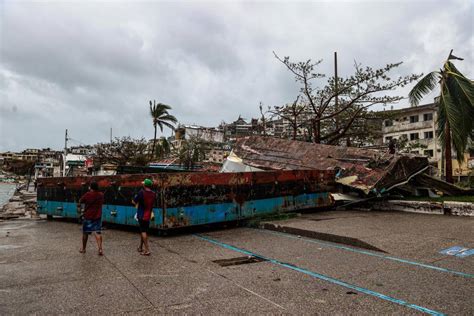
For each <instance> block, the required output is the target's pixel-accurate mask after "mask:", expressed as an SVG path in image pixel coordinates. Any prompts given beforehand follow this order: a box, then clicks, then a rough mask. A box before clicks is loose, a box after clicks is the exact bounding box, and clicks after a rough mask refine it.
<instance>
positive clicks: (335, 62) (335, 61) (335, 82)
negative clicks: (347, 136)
mask: <svg viewBox="0 0 474 316" xmlns="http://www.w3.org/2000/svg"><path fill="white" fill-rule="evenodd" d="M337 81H338V78H337V52H334V90H335V92H336V99H335V101H336V111H337V109H338V95H337V92H338V89H337V84H338V82H337ZM336 118H337V116H336ZM336 121H337V120H336Z"/></svg>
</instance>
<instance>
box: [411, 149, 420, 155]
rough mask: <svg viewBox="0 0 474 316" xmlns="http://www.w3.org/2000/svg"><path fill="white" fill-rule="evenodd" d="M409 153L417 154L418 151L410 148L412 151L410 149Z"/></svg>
mask: <svg viewBox="0 0 474 316" xmlns="http://www.w3.org/2000/svg"><path fill="white" fill-rule="evenodd" d="M410 153H411V154H416V155H418V154H419V153H420V152H419V151H418V150H412V151H410Z"/></svg>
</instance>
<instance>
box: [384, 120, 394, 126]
mask: <svg viewBox="0 0 474 316" xmlns="http://www.w3.org/2000/svg"><path fill="white" fill-rule="evenodd" d="M392 125H393V122H392V120H385V127H389V126H392Z"/></svg>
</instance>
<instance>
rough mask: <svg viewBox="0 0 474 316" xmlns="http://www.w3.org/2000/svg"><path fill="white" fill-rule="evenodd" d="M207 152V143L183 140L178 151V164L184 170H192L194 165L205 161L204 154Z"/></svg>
mask: <svg viewBox="0 0 474 316" xmlns="http://www.w3.org/2000/svg"><path fill="white" fill-rule="evenodd" d="M208 150H209V143H207V142H205V141H203V140H201V139H199V138H196V137H191V138H190V139H188V140H183V141H182V143H181V146H180V148H179V151H178V158H179V162H180V164H181V165H182V166H184V167H185V168H186V169H189V170H191V169H193V168H194V166H195V165H196V163H198V162H200V161H203V160H204V159H206V153H207V152H208Z"/></svg>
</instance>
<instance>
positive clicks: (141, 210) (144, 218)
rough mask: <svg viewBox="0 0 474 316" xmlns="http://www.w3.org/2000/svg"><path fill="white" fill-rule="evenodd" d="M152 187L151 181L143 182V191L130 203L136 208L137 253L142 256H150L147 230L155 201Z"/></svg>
mask: <svg viewBox="0 0 474 316" xmlns="http://www.w3.org/2000/svg"><path fill="white" fill-rule="evenodd" d="M152 186H153V181H152V180H150V179H145V180H144V181H143V189H141V190H140V191H139V192H138V194H137V195H135V197H134V198H133V200H132V203H133V204H134V205H135V207H136V208H137V219H138V226H139V227H140V246H139V247H138V252H140V254H141V255H144V256H149V255H150V247H149V246H148V229H149V228H150V220H151V218H152V213H153V206H154V205H155V200H156V193H155V192H154V191H153V190H152V189H151V187H152Z"/></svg>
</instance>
